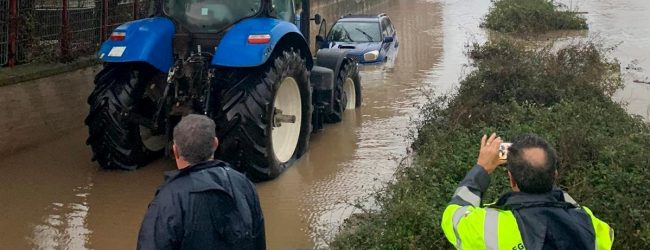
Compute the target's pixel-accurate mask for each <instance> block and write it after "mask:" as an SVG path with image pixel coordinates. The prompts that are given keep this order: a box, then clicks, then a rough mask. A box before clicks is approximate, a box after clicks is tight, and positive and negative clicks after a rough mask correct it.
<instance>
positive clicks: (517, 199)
mask: <svg viewBox="0 0 650 250" xmlns="http://www.w3.org/2000/svg"><path fill="white" fill-rule="evenodd" d="M576 205H577V204H572V203H569V202H567V201H565V198H564V193H563V192H562V190H560V189H557V188H556V189H553V190H552V191H551V192H548V193H542V194H531V193H524V192H509V193H506V194H504V195H502V196H501V197H499V199H498V200H497V202H496V203H495V204H494V205H493V206H494V207H501V208H507V209H518V208H525V207H537V206H553V207H557V206H559V207H576Z"/></svg>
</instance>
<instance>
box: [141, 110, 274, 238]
mask: <svg viewBox="0 0 650 250" xmlns="http://www.w3.org/2000/svg"><path fill="white" fill-rule="evenodd" d="M218 143H219V142H218V140H217V138H216V136H215V124H214V121H212V120H211V119H210V118H208V117H205V116H201V115H188V116H186V117H184V118H183V119H182V120H181V121H180V123H178V125H177V126H176V128H174V145H173V151H174V156H175V158H176V165H177V167H178V170H175V171H171V172H168V173H166V178H165V182H164V183H163V185H162V186H161V187H160V188H158V191H157V192H156V197H155V198H154V200H153V201H152V202H151V203H150V204H149V209H148V210H147V214H146V215H145V217H144V220H143V221H142V225H141V227H140V234H139V236H138V249H265V247H266V243H265V239H264V219H263V216H262V210H261V208H260V204H259V199H258V197H257V192H256V191H255V186H254V185H253V183H251V182H250V181H249V180H248V179H247V178H246V176H244V175H243V174H241V173H239V172H237V171H235V170H233V169H232V168H230V167H229V165H228V164H227V163H225V162H222V161H219V160H213V155H214V151H215V150H216V149H217V146H218Z"/></svg>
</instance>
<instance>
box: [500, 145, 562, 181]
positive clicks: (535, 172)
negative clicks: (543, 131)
mask: <svg viewBox="0 0 650 250" xmlns="http://www.w3.org/2000/svg"><path fill="white" fill-rule="evenodd" d="M508 170H509V171H510V173H511V175H512V178H513V179H514V181H515V182H516V183H517V187H519V190H520V191H521V192H526V193H546V192H550V191H551V190H553V186H554V185H555V173H556V170H557V154H556V153H555V149H553V147H551V145H549V144H548V143H547V142H546V141H545V140H544V139H542V138H541V137H539V136H537V135H534V134H526V135H523V136H520V137H518V138H517V139H515V140H514V141H513V143H512V145H511V146H510V147H509V148H508Z"/></svg>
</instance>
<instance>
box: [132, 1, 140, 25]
mask: <svg viewBox="0 0 650 250" xmlns="http://www.w3.org/2000/svg"><path fill="white" fill-rule="evenodd" d="M138 2H139V0H133V20H137V19H138V12H139V11H138Z"/></svg>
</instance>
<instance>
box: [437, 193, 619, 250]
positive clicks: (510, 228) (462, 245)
mask: <svg viewBox="0 0 650 250" xmlns="http://www.w3.org/2000/svg"><path fill="white" fill-rule="evenodd" d="M582 209H584V211H585V212H586V213H587V214H589V217H591V222H592V225H593V226H594V232H595V234H596V237H595V239H594V240H595V241H596V242H595V243H596V244H595V245H596V249H597V250H601V249H603V250H605V249H611V248H612V243H613V242H614V231H613V230H612V228H611V227H610V226H609V225H607V223H605V222H603V221H601V220H599V219H598V218H596V216H594V215H593V213H592V212H591V210H589V208H587V207H582ZM441 226H442V230H443V231H444V233H445V236H446V237H447V239H448V240H449V242H451V244H452V245H454V246H455V247H456V249H471V250H482V249H503V250H523V249H526V248H525V246H524V242H523V240H522V236H521V233H520V231H519V227H518V226H517V220H516V219H515V215H514V214H513V213H512V211H510V210H500V209H496V208H482V207H475V206H471V205H470V206H460V205H456V204H450V205H449V206H447V208H446V209H445V211H444V213H443V215H442V225H441Z"/></svg>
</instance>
